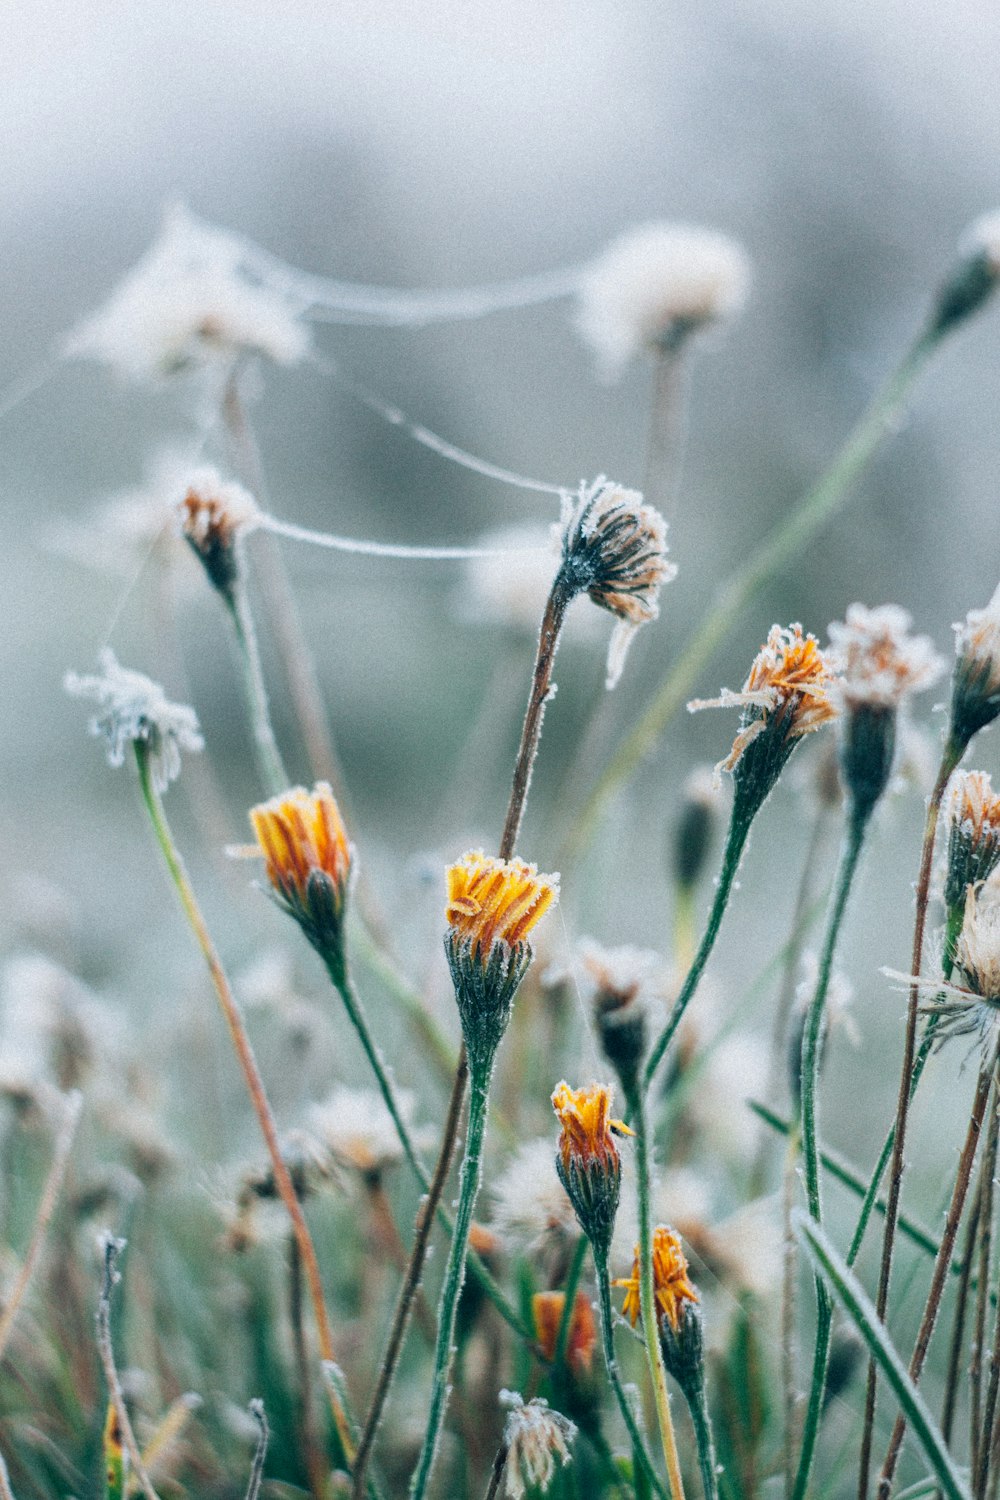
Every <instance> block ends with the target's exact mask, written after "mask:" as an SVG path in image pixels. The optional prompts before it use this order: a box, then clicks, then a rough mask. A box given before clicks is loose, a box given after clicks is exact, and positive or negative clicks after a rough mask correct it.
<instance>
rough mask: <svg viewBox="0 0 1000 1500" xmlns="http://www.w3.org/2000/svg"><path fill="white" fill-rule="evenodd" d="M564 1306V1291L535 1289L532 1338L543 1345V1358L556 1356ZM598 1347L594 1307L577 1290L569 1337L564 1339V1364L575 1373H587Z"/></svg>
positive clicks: (532, 1301)
mask: <svg viewBox="0 0 1000 1500" xmlns="http://www.w3.org/2000/svg"><path fill="white" fill-rule="evenodd" d="M565 1307H566V1293H565V1292H536V1293H535V1295H534V1296H533V1297H532V1299H531V1311H532V1318H533V1321H534V1324H535V1337H536V1338H537V1340H538V1342H539V1344H540V1345H541V1346H542V1351H543V1353H544V1354H545V1357H546V1359H550V1360H551V1359H555V1356H556V1344H557V1342H558V1338H559V1328H560V1326H561V1324H562V1320H563V1311H564V1309H565ZM596 1346H597V1326H596V1324H595V1322H594V1309H593V1308H592V1307H591V1305H590V1299H589V1297H588V1296H587V1295H586V1293H585V1292H577V1294H576V1298H575V1300H574V1302H573V1312H572V1314H571V1315H570V1324H569V1337H568V1339H567V1341H566V1363H567V1364H568V1365H569V1367H570V1369H571V1370H572V1371H573V1373H574V1374H575V1375H589V1374H590V1371H591V1369H592V1367H593V1362H594V1349H595V1348H596Z"/></svg>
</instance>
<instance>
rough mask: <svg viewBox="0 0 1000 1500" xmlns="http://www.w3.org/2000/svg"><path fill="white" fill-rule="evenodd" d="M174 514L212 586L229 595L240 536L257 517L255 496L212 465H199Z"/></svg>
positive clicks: (236, 564) (237, 568)
mask: <svg viewBox="0 0 1000 1500" xmlns="http://www.w3.org/2000/svg"><path fill="white" fill-rule="evenodd" d="M177 518H178V521H179V524H180V529H181V535H182V536H183V537H184V540H185V541H186V542H187V543H188V545H189V546H190V548H191V550H192V551H193V552H194V554H195V556H196V557H197V558H198V561H199V562H200V563H201V565H202V567H203V568H204V569H205V572H206V573H207V574H208V579H209V582H210V583H211V584H212V587H213V588H216V589H218V590H219V593H220V594H223V595H226V596H228V595H229V594H230V592H231V590H232V588H233V585H234V584H235V582H236V580H237V578H238V576H239V567H240V563H239V553H238V550H237V549H238V543H239V540H240V538H241V537H242V536H244V535H245V534H246V533H247V532H248V531H250V530H252V529H253V527H254V526H256V525H257V523H258V521H259V520H260V509H259V507H258V505H257V502H256V500H255V499H254V498H253V496H252V495H251V494H249V493H248V492H247V491H246V490H245V489H244V488H243V486H242V485H239V484H226V483H225V482H224V481H223V479H222V477H221V475H220V474H219V473H218V472H217V471H216V470H215V469H199V470H197V472H196V473H194V474H192V475H191V476H190V478H189V479H188V481H187V483H186V485H185V488H184V498H183V500H181V501H180V503H179V505H178V506H177Z"/></svg>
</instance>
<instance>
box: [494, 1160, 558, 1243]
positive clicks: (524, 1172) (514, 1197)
mask: <svg viewBox="0 0 1000 1500" xmlns="http://www.w3.org/2000/svg"><path fill="white" fill-rule="evenodd" d="M491 1192H492V1196H493V1202H494V1210H493V1222H494V1225H495V1227H496V1230H497V1232H498V1234H499V1235H500V1236H501V1237H502V1238H503V1239H504V1240H505V1241H506V1243H507V1244H509V1245H510V1246H512V1247H513V1248H516V1249H519V1250H524V1251H527V1252H528V1253H529V1254H534V1253H536V1252H537V1253H542V1254H547V1253H549V1252H553V1253H556V1254H562V1252H563V1251H565V1249H566V1248H567V1246H568V1245H569V1244H570V1243H571V1242H572V1241H573V1240H574V1239H575V1238H576V1235H577V1222H576V1213H575V1211H574V1209H573V1205H572V1203H571V1202H570V1200H569V1198H568V1196H567V1193H566V1189H565V1188H564V1187H563V1185H562V1183H561V1182H560V1181H559V1175H558V1173H557V1172H556V1163H555V1157H554V1156H553V1154H552V1142H551V1140H550V1139H549V1138H548V1137H547V1136H546V1137H543V1138H542V1139H539V1140H533V1141H523V1142H522V1143H521V1145H520V1146H519V1147H518V1148H517V1150H516V1151H515V1153H514V1155H513V1156H512V1157H511V1159H510V1161H509V1162H508V1164H507V1166H506V1167H505V1168H504V1170H503V1171H502V1172H501V1174H500V1176H499V1177H498V1178H497V1179H496V1181H495V1182H494V1183H493V1185H492V1189H491Z"/></svg>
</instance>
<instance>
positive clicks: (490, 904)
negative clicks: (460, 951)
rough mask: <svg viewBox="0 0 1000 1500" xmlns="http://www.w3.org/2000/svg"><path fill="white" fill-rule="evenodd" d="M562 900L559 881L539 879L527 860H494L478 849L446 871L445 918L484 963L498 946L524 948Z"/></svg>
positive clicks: (542, 877) (534, 868)
mask: <svg viewBox="0 0 1000 1500" xmlns="http://www.w3.org/2000/svg"><path fill="white" fill-rule="evenodd" d="M558 898H559V877H558V875H539V873H538V869H537V867H536V866H535V865H528V864H525V862H524V860H523V859H511V860H503V859H492V858H490V857H489V856H488V855H485V854H484V853H483V852H482V850H481V849H476V850H472V851H471V852H470V853H468V854H466V855H463V857H462V858H461V859H460V860H459V861H458V863H457V864H454V865H450V866H449V867H448V905H447V908H446V911H445V916H446V918H447V922H448V926H449V928H450V929H451V932H452V933H453V934H454V935H455V936H456V937H457V938H458V939H459V940H460V941H463V942H467V943H468V945H469V950H470V953H471V956H472V957H473V958H477V959H480V960H483V961H485V960H486V959H487V958H488V957H489V955H490V952H491V950H492V948H493V946H494V944H495V943H506V944H507V946H508V947H509V948H517V947H519V946H520V945H521V944H522V943H524V942H525V941H526V940H527V937H528V934H529V933H530V932H531V930H532V928H533V927H534V926H535V925H536V923H537V922H539V921H540V920H541V918H542V917H543V916H544V915H545V913H546V912H547V911H548V909H549V907H550V906H552V905H553V904H554V903H555V902H556V901H557V900H558Z"/></svg>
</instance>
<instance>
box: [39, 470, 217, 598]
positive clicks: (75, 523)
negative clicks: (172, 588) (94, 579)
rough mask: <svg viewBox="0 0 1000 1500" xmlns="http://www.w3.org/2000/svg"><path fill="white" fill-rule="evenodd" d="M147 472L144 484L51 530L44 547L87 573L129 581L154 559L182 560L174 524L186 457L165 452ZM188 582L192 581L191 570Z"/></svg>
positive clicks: (46, 533) (122, 492)
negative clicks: (107, 575) (91, 571)
mask: <svg viewBox="0 0 1000 1500" xmlns="http://www.w3.org/2000/svg"><path fill="white" fill-rule="evenodd" d="M145 468H146V478H145V479H144V481H143V483H142V484H138V485H135V486H133V487H131V488H129V489H125V490H120V491H118V492H117V493H116V494H113V495H109V496H108V498H107V499H106V500H103V501H101V502H100V503H99V504H97V505H95V506H94V507H93V508H92V509H90V510H88V511H87V512H86V513H85V514H84V515H83V516H82V517H80V518H79V519H73V520H62V521H57V522H55V523H53V524H52V525H51V526H49V527H48V528H47V529H46V531H45V541H46V544H47V545H48V546H49V547H50V548H51V549H52V550H53V551H54V552H58V553H59V554H60V555H61V556H63V557H68V558H70V560H71V561H73V562H75V563H79V564H80V565H81V566H83V567H85V568H91V569H93V570H94V571H95V572H100V573H108V574H111V575H112V576H113V577H116V578H127V579H129V580H131V579H132V578H134V577H135V575H136V573H137V572H138V570H139V569H140V568H141V567H142V566H143V564H144V563H145V562H146V561H147V559H148V558H149V557H150V556H151V555H153V554H154V553H155V556H156V557H157V558H158V560H160V561H161V562H166V563H175V562H176V561H177V560H178V559H180V558H182V557H184V556H185V554H186V552H187V549H186V548H185V547H183V545H182V543H181V540H180V537H179V535H178V531H177V527H176V525H175V524H174V521H175V511H176V505H177V502H178V500H179V499H180V498H181V496H182V495H183V493H184V489H183V482H184V476H185V475H186V474H188V473H190V471H191V460H190V457H189V456H187V455H185V454H183V453H181V452H179V451H177V450H175V449H173V448H164V449H162V450H161V451H160V452H158V453H156V454H155V455H154V456H153V458H152V460H151V461H150V462H149V463H148V464H147V465H146V466H145ZM190 577H191V579H192V580H194V579H195V578H196V574H195V571H194V570H193V569H192V570H191V572H190Z"/></svg>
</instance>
